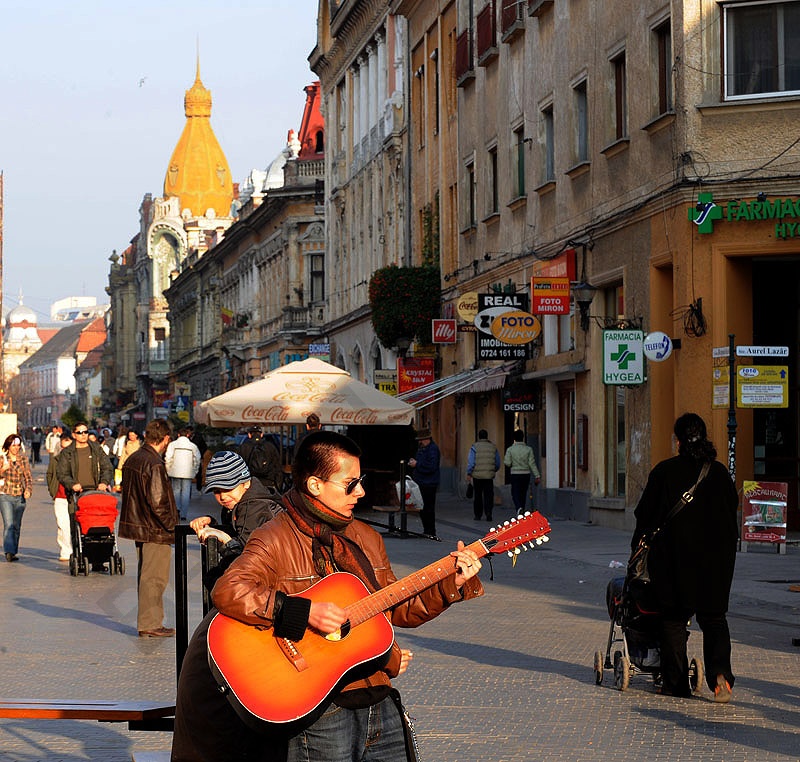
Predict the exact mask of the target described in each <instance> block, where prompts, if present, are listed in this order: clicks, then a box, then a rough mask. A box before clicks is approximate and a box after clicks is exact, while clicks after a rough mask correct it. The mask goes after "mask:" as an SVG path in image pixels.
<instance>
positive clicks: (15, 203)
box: [0, 0, 318, 323]
mask: <svg viewBox="0 0 800 762" xmlns="http://www.w3.org/2000/svg"><path fill="white" fill-rule="evenodd" d="M317 5H318V3H317V0H214V1H212V0H191V1H189V0H168V1H167V2H164V1H163V0H159V2H155V0H138V2H131V0H72V2H67V1H66V0H61V1H60V2H58V1H56V0H39V2H36V3H31V2H29V0H3V1H2V3H0V171H2V172H3V176H4V186H5V193H4V196H5V203H4V215H3V217H4V219H3V222H4V225H3V229H4V242H3V313H4V314H5V313H6V312H8V310H9V309H12V308H13V307H15V306H16V305H17V304H18V303H19V298H20V293H22V296H23V301H24V303H25V305H27V306H29V307H31V308H32V309H33V310H34V311H35V312H36V313H37V316H38V319H39V322H40V323H42V322H49V320H50V305H51V304H52V302H54V301H56V300H57V299H62V298H65V297H69V296H93V297H96V298H97V301H98V303H99V304H103V303H106V302H107V301H108V297H107V294H106V293H105V287H106V286H107V285H108V272H109V267H110V264H111V263H110V262H109V259H108V258H109V257H110V256H111V254H112V252H113V250H117V251H118V252H120V251H122V250H124V249H125V248H126V247H127V246H128V244H129V242H130V240H131V238H133V236H134V235H135V234H136V233H137V232H138V230H139V205H140V204H141V201H142V197H143V196H144V194H145V193H152V194H153V196H154V197H157V196H160V195H162V193H163V185H164V175H165V173H166V170H167V163H168V162H169V158H170V156H171V155H172V151H173V149H174V148H175V145H176V143H177V142H178V138H179V137H180V135H181V132H182V130H183V126H184V124H185V121H186V119H185V116H184V110H183V97H184V93H185V91H186V90H188V89H189V88H190V87H191V86H192V83H193V82H194V77H195V66H196V61H197V52H198V49H199V56H200V75H201V79H202V81H203V84H204V85H205V87H206V88H208V89H209V90H210V91H211V95H212V98H213V106H212V111H211V126H212V127H213V129H214V133H215V134H216V136H217V139H218V140H219V143H220V145H221V146H222V150H223V151H224V152H225V155H226V156H227V158H228V164H229V165H230V168H231V174H232V178H233V181H234V182H242V181H243V180H244V179H245V178H246V177H247V175H248V174H249V172H250V170H251V169H254V168H255V169H265V168H266V167H267V165H269V164H270V162H271V161H272V160H273V159H274V158H275V157H276V156H277V155H278V153H279V152H280V151H281V150H282V149H283V147H284V146H285V145H286V135H287V133H288V131H289V130H290V129H294V130H298V129H299V127H300V120H301V117H302V114H303V106H304V103H305V93H304V92H303V88H304V87H305V86H306V85H308V84H310V83H311V82H313V81H314V80H316V79H317V77H316V75H314V74H313V72H312V71H311V69H310V68H309V65H308V56H309V54H310V53H311V51H312V49H313V48H314V45H315V44H316V33H317V28H316V19H317Z"/></svg>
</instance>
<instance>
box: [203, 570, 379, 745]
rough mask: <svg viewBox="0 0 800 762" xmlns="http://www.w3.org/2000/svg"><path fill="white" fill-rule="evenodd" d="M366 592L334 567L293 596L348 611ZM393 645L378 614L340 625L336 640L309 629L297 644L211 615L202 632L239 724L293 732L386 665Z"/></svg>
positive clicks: (213, 669)
mask: <svg viewBox="0 0 800 762" xmlns="http://www.w3.org/2000/svg"><path fill="white" fill-rule="evenodd" d="M368 595H369V590H368V589H367V588H366V587H365V585H364V583H363V582H362V581H361V580H360V579H358V577H356V576H354V575H352V574H348V573H346V572H337V573H335V574H331V575H329V576H327V577H323V578H322V579H321V580H320V581H319V582H317V583H316V584H314V585H312V586H311V587H310V588H308V590H306V591H304V592H303V593H300V594H299V597H302V598H310V599H311V601H312V602H324V601H328V602H332V603H335V604H336V605H338V606H341V608H347V607H348V606H349V605H350V604H353V603H355V602H357V601H359V600H361V599H362V598H365V597H366V596H368ZM393 643H394V630H393V629H392V625H391V623H390V622H389V620H388V619H387V618H386V616H385V615H384V614H382V613H379V614H378V615H377V616H373V617H371V618H370V619H367V620H366V621H364V622H362V623H360V624H359V625H358V626H356V627H353V628H351V629H350V628H347V627H346V626H345V627H344V628H343V629H342V632H341V637H340V639H338V640H337V639H334V638H332V636H328V637H323V636H322V635H319V634H318V633H316V632H314V631H312V630H310V629H309V630H306V633H305V635H304V636H303V639H302V640H298V641H288V640H286V639H285V638H276V637H275V634H274V632H273V630H271V629H261V628H259V627H255V626H253V625H249V624H243V623H242V622H239V621H238V620H236V619H231V618H230V617H227V616H225V615H224V614H217V616H215V617H214V619H213V620H212V622H211V625H210V627H209V629H208V663H209V665H210V667H211V671H212V673H213V674H214V677H215V678H216V680H217V682H218V683H219V684H220V686H222V689H223V690H224V691H225V692H226V695H227V697H228V700H229V701H230V702H231V704H232V705H233V707H234V709H235V710H236V712H237V713H238V714H239V716H240V717H241V718H242V720H243V721H244V722H245V724H247V725H248V726H249V727H251V728H253V729H255V730H258V731H261V732H269V731H273V732H274V731H278V732H281V733H282V734H294V733H298V732H299V731H301V730H302V729H304V728H307V727H309V726H310V725H312V724H313V723H314V722H315V720H317V719H318V718H319V717H320V716H321V715H322V713H323V712H324V711H325V709H326V708H327V707H328V705H329V704H330V702H331V699H332V697H333V696H334V695H335V694H336V692H337V691H338V689H340V688H341V687H342V686H344V685H347V684H348V683H350V682H353V681H354V680H358V679H360V678H363V677H366V676H368V675H371V674H373V673H374V672H375V671H377V670H378V669H380V668H382V667H383V666H385V664H386V663H387V661H388V659H389V652H390V650H391V647H392V644H393Z"/></svg>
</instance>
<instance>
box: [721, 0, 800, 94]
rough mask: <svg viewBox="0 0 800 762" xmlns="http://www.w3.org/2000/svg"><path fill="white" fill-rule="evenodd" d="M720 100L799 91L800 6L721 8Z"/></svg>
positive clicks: (787, 3) (793, 4)
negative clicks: (722, 79)
mask: <svg viewBox="0 0 800 762" xmlns="http://www.w3.org/2000/svg"><path fill="white" fill-rule="evenodd" d="M724 16H725V22H724V29H725V64H724V68H725V98H726V99H737V98H750V97H759V96H765V95H786V94H789V93H792V94H796V93H800V2H775V3H763V2H760V3H741V4H738V3H737V4H736V5H727V6H724Z"/></svg>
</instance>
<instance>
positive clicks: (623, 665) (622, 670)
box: [614, 653, 631, 691]
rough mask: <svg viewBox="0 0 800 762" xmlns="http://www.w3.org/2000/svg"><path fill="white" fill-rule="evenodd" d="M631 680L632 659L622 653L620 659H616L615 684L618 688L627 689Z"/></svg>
mask: <svg viewBox="0 0 800 762" xmlns="http://www.w3.org/2000/svg"><path fill="white" fill-rule="evenodd" d="M630 680H631V662H630V659H628V658H627V657H625V656H623V655H622V654H621V653H620V657H619V659H615V660H614V686H615V687H616V688H617V690H620V691H625V690H627V689H628V685H629V683H630Z"/></svg>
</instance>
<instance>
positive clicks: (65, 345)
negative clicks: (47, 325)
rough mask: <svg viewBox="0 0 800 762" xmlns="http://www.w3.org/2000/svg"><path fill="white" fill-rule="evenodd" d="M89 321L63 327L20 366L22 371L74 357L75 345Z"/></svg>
mask: <svg viewBox="0 0 800 762" xmlns="http://www.w3.org/2000/svg"><path fill="white" fill-rule="evenodd" d="M88 322H89V321H88V320H82V321H80V322H77V323H70V324H69V325H67V326H65V327H64V328H62V329H61V330H60V331H59V332H58V333H56V335H55V336H53V338H52V339H50V341H48V342H47V343H46V344H45V345H44V346H43V347H42V348H41V349H40V350H39V351H38V352H35V353H34V354H32V355H31V356H30V357H29V358H28V359H27V360H25V362H23V363H22V364H21V365H20V366H19V367H20V371H22V370H23V369H25V370H28V369H31V368H38V367H41V366H44V365H52V364H53V363H54V362H56V360H59V359H61V358H64V357H68V358H72V357H74V356H75V347H76V346H77V345H78V339H79V338H80V335H81V331H82V330H83V329H84V328H85V327H86V325H87V324H88Z"/></svg>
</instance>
